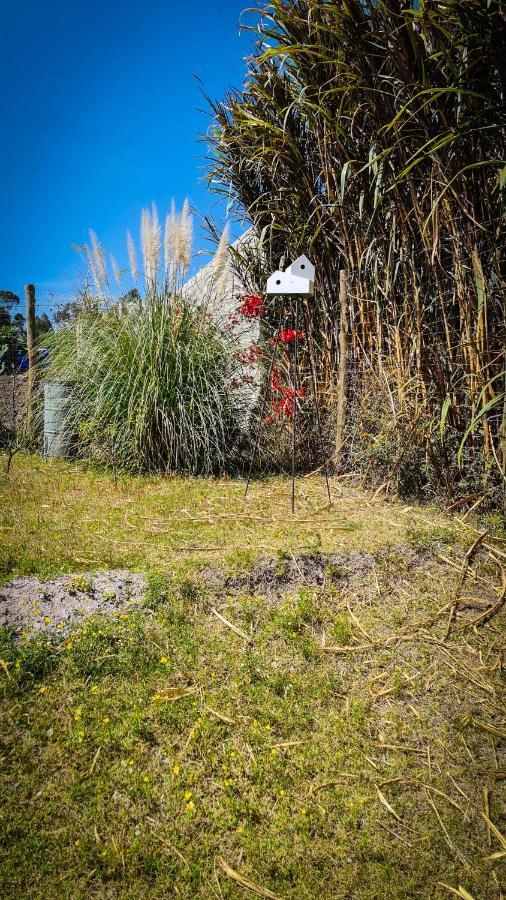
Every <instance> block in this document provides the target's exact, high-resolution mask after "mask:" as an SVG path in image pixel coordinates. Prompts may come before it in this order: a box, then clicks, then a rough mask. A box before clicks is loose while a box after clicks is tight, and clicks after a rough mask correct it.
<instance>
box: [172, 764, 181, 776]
mask: <svg viewBox="0 0 506 900" xmlns="http://www.w3.org/2000/svg"><path fill="white" fill-rule="evenodd" d="M179 770H180V765H179V763H174V765H173V766H172V771H173V772H174V775H179Z"/></svg>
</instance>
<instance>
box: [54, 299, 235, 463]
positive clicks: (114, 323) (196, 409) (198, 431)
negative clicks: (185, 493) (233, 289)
mask: <svg viewBox="0 0 506 900" xmlns="http://www.w3.org/2000/svg"><path fill="white" fill-rule="evenodd" d="M51 350H52V352H51V361H50V364H49V369H48V371H47V373H46V377H47V378H48V379H49V380H50V381H53V382H60V383H65V384H66V385H67V386H68V392H69V394H68V395H69V404H68V414H67V418H66V427H67V429H68V431H69V433H70V434H71V435H72V439H73V441H74V445H75V450H76V452H77V454H78V455H79V456H81V457H86V458H88V459H90V460H93V461H94V462H97V463H99V464H102V465H107V466H110V467H113V468H117V469H122V470H128V471H135V472H138V471H163V472H167V471H178V472H185V473H192V474H196V473H199V474H209V473H214V472H219V471H222V470H223V469H224V468H225V465H226V461H227V458H229V454H230V453H231V452H232V446H233V444H234V440H235V436H236V434H237V426H238V421H239V415H238V406H239V398H238V396H236V394H235V393H234V391H231V390H230V378H231V375H232V369H233V365H234V362H233V348H232V346H231V343H230V341H229V339H228V337H227V336H226V335H224V334H223V332H222V331H220V329H219V328H218V326H217V325H216V324H215V323H214V321H213V320H212V318H211V317H210V315H209V314H208V312H207V309H206V306H205V305H197V304H194V303H191V302H190V301H188V300H186V299H184V298H182V297H180V296H172V295H162V296H158V295H151V296H150V299H149V302H147V303H145V304H143V305H142V306H141V307H135V308H132V309H131V311H130V312H128V313H127V314H126V315H123V316H121V317H120V316H119V315H118V312H117V310H110V311H107V312H102V313H97V314H85V315H81V316H79V317H78V318H77V319H76V320H75V321H73V322H71V323H70V324H69V325H68V326H67V327H65V328H62V329H60V330H59V331H58V332H56V333H55V334H54V335H53V337H52V341H51Z"/></svg>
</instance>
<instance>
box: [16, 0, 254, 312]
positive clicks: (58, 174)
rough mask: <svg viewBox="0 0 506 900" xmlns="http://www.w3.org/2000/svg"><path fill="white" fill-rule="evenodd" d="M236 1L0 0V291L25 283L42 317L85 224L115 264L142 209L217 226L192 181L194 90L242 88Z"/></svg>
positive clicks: (200, 157)
mask: <svg viewBox="0 0 506 900" xmlns="http://www.w3.org/2000/svg"><path fill="white" fill-rule="evenodd" d="M246 5H247V4H244V3H242V2H241V0H221V2H218V3H209V2H204V0H195V2H193V3H191V4H190V3H189V4H187V5H186V4H184V3H175V2H170V0H144V2H141V0H122V2H119V0H86V2H84V0H73V2H68V0H10V2H8V0H0V84H1V85H2V88H1V91H0V122H1V133H2V137H1V140H0V289H5V290H12V291H15V292H16V293H18V294H22V292H23V285H24V284H25V282H28V281H31V282H34V283H35V285H36V287H37V296H38V299H39V304H40V309H41V311H49V306H48V304H49V303H50V302H51V301H52V297H53V295H54V297H55V299H60V300H61V299H62V298H68V297H70V296H71V294H72V289H73V284H74V283H75V282H76V281H77V280H78V279H79V272H80V270H82V267H81V265H80V263H79V260H78V257H77V255H76V252H75V250H73V249H72V246H71V245H72V243H74V242H75V243H83V242H84V241H85V240H87V232H88V228H90V227H91V228H93V229H94V230H95V231H96V232H97V234H98V236H99V238H100V240H101V241H102V242H103V244H104V245H105V246H106V248H107V250H109V251H111V252H112V253H114V254H115V255H116V257H117V259H118V262H119V264H120V265H122V264H123V265H126V262H127V255H126V248H125V231H126V229H127V228H130V230H131V231H132V233H133V234H135V235H136V234H137V233H138V221H139V215H140V211H141V208H142V206H146V205H148V204H150V203H151V201H155V202H156V203H157V205H158V209H159V213H160V215H164V214H165V211H166V209H167V207H168V205H169V203H170V199H171V197H174V198H175V200H176V203H177V204H178V206H180V205H181V204H182V202H183V200H184V198H185V197H188V198H189V199H190V201H191V203H192V204H193V205H195V206H196V207H197V208H198V209H199V211H200V212H201V213H210V212H211V213H213V214H214V215H215V216H216V217H217V218H218V219H220V220H221V221H222V219H223V216H222V213H223V206H221V207H220V206H218V207H216V203H217V201H216V198H215V197H214V196H213V195H211V194H210V193H209V192H208V190H207V187H206V185H205V184H204V183H203V182H202V178H203V171H204V167H205V160H204V157H205V155H206V148H205V144H203V143H202V142H201V141H200V136H201V135H202V134H203V133H204V132H205V131H206V130H207V128H208V126H209V121H210V120H209V116H208V115H207V114H206V113H205V112H204V110H205V101H204V99H203V98H202V94H201V90H202V89H203V90H205V92H206V93H207V94H209V95H210V96H211V97H213V98H220V97H221V96H222V95H223V92H224V91H225V90H226V89H227V88H229V87H232V86H240V84H241V81H242V77H243V73H244V57H245V56H246V55H247V54H248V51H249V48H250V41H251V37H250V33H244V32H243V33H240V30H239V20H240V17H241V12H242V10H243V8H244V7H245V6H246ZM243 21H244V20H243ZM250 21H251V19H250ZM195 76H198V77H199V78H200V79H201V81H202V88H201V86H200V85H199V82H198V81H197V80H196V78H195ZM197 246H204V241H203V238H202V237H197Z"/></svg>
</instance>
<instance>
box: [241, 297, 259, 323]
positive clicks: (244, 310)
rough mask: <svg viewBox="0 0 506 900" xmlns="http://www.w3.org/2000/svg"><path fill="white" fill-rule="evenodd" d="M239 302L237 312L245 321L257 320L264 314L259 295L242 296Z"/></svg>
mask: <svg viewBox="0 0 506 900" xmlns="http://www.w3.org/2000/svg"><path fill="white" fill-rule="evenodd" d="M241 300H242V303H241V305H240V306H239V308H238V310H237V312H238V313H239V315H241V316H243V317H244V318H245V319H259V318H260V316H261V315H262V313H264V312H265V306H264V301H263V297H261V296H260V294H242V295H241Z"/></svg>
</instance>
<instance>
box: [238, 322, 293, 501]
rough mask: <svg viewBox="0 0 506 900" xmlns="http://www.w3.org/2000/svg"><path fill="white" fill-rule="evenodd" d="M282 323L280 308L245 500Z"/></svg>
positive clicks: (247, 484)
mask: <svg viewBox="0 0 506 900" xmlns="http://www.w3.org/2000/svg"><path fill="white" fill-rule="evenodd" d="M282 321H283V307H281V313H280V316H279V322H278V327H277V329H276V334H275V337H274V346H273V348H272V355H271V361H270V365H269V374H268V375H267V382H266V385H265V391H264V395H263V398H262V406H261V409H260V418H259V420H258V428H257V434H256V438H255V446H254V448H253V455H252V457H251V462H250V464H249V471H248V477H247V479H246V488H245V491H244V497H245V498H246V496H247V493H248V488H249V483H250V481H251V473H252V471H253V464H254V462H255V456H256V453H257V450H258V444H259V442H260V431H261V430H262V423H263V419H264V412H265V405H266V403H267V394H268V392H269V390H270V386H271V375H272V369H273V367H274V358H275V356H276V350H277V349H278V338H279V332H280V329H281V323H282Z"/></svg>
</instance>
